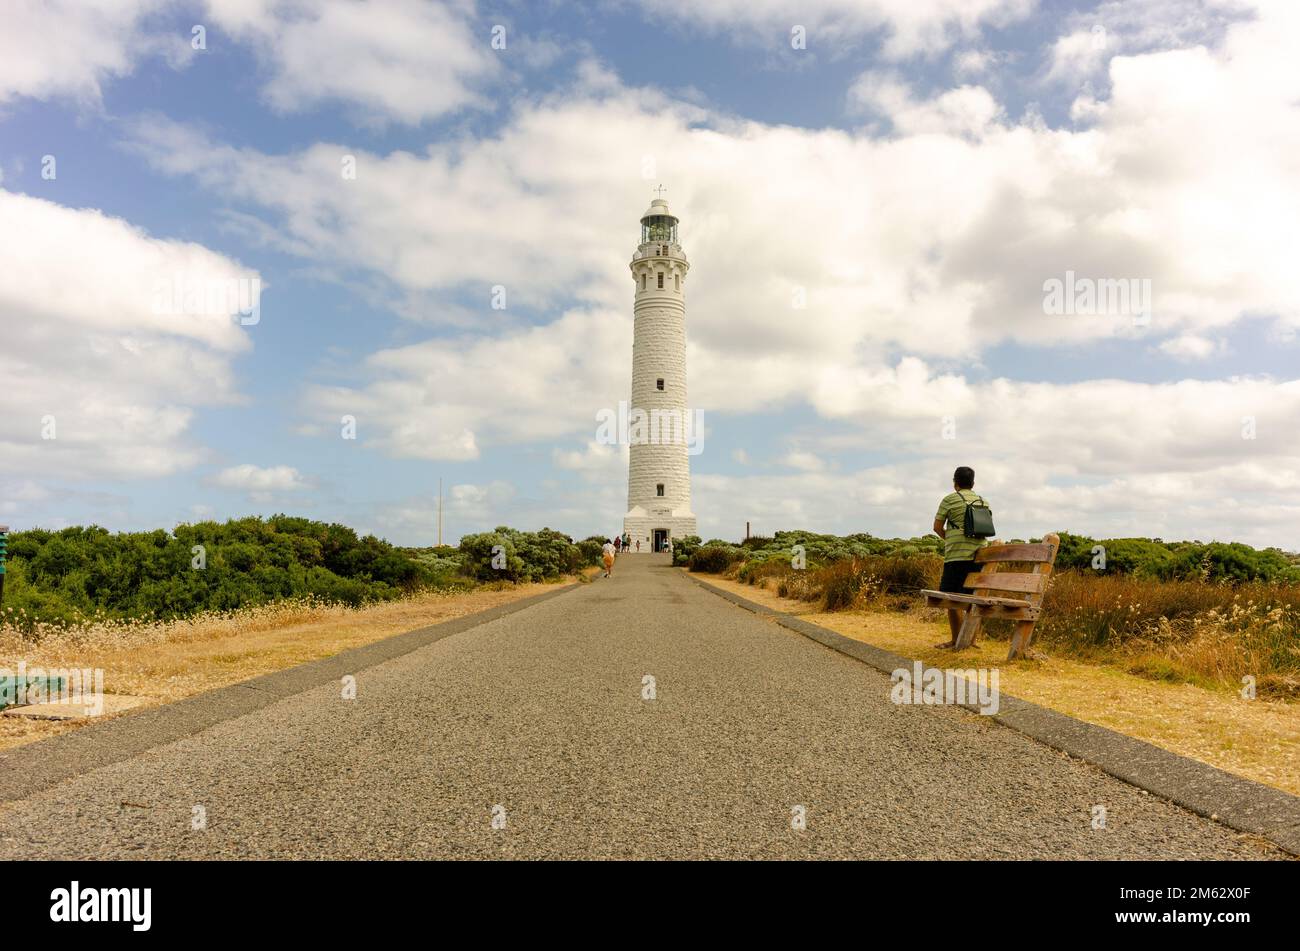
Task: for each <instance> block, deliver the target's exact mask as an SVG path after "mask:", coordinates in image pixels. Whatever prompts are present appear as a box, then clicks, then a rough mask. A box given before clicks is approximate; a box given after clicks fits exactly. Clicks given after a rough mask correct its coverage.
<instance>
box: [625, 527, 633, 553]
mask: <svg viewBox="0 0 1300 951" xmlns="http://www.w3.org/2000/svg"><path fill="white" fill-rule="evenodd" d="M631 548H632V536H631V535H629V534H628V533H627V532H624V533H623V550H624V551H629V550H630V549H631Z"/></svg>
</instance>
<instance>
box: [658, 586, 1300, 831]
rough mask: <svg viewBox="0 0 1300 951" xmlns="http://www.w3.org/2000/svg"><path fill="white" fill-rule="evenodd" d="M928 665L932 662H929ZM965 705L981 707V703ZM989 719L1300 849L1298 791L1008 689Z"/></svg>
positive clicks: (762, 608) (847, 643) (842, 646)
mask: <svg viewBox="0 0 1300 951" xmlns="http://www.w3.org/2000/svg"><path fill="white" fill-rule="evenodd" d="M681 574H682V575H683V576H684V577H686V578H687V579H689V580H690V581H693V582H694V583H695V584H697V585H699V586H700V587H702V588H704V589H705V590H707V591H711V592H712V593H714V594H716V595H718V596H719V597H721V598H723V599H725V600H727V601H730V602H732V603H733V604H735V605H737V606H739V607H741V608H744V609H745V610H747V611H751V612H753V613H754V614H757V615H760V616H763V617H768V618H770V619H771V620H772V621H774V622H775V623H777V624H779V625H780V626H781V627H784V628H786V629H787V630H791V631H794V632H795V633H797V634H802V635H803V636H805V637H807V638H809V639H811V640H814V641H816V642H817V643H819V644H821V645H822V646H824V647H829V648H830V649H831V650H833V651H837V652H839V653H841V654H844V655H846V656H848V657H852V658H853V659H854V660H858V661H861V662H862V663H864V664H867V665H868V666H870V667H874V668H875V669H877V670H879V671H881V672H883V673H885V674H890V673H892V672H893V671H895V670H898V669H899V668H906V669H908V670H911V669H912V666H913V664H915V663H916V660H915V659H914V658H911V657H904V656H903V655H902V654H895V653H894V652H893V651H887V650H885V649H883V648H880V647H875V646H873V645H871V644H867V643H865V642H863V641H858V640H854V639H853V638H851V637H846V636H845V635H843V634H840V633H838V632H836V631H832V630H830V629H829V628H825V627H821V626H819V625H816V624H813V623H811V622H809V621H805V620H803V619H801V618H799V617H796V616H795V615H793V614H787V613H786V612H784V611H778V610H776V609H775V608H769V607H767V606H766V605H763V604H759V603H758V602H756V601H750V600H749V599H748V598H743V597H741V596H740V595H738V594H734V593H732V592H730V591H727V590H726V589H724V588H719V587H717V586H716V585H712V584H710V583H709V582H707V581H705V580H703V579H702V578H698V577H696V576H695V575H692V574H690V573H689V572H685V571H683V572H681ZM926 667H927V669H928V668H929V665H926ZM961 706H963V707H965V708H966V709H967V710H970V711H972V712H975V713H978V712H979V707H978V705H976V704H973V703H965V704H961ZM988 719H990V720H993V721H995V722H996V723H999V724H1001V725H1002V726H1005V727H1007V728H1009V729H1012V730H1015V731H1016V732H1018V733H1023V734H1024V735H1025V736H1028V737H1030V738H1031V739H1034V740H1037V741H1038V742H1040V743H1043V744H1045V745H1047V746H1050V747H1052V748H1053V749H1057V750H1061V751H1062V752H1064V753H1068V754H1069V755H1070V756H1073V757H1075V758H1076V759H1081V760H1083V761H1084V762H1087V763H1091V764H1092V765H1093V766H1096V767H1098V768H1099V769H1101V770H1103V771H1104V772H1106V773H1109V774H1110V775H1112V776H1114V777H1115V778H1117V779H1121V780H1123V781H1124V782H1126V783H1128V784H1129V785H1131V786H1136V787H1137V788H1139V789H1144V790H1146V791H1147V792H1149V793H1151V794H1153V795H1156V796H1159V797H1161V798H1162V799H1167V800H1169V801H1170V802H1172V803H1174V804H1175V805H1178V806H1181V807H1183V808H1184V809H1188V810H1190V811H1192V812H1194V813H1196V814H1197V815H1200V816H1204V817H1205V818H1207V819H1212V820H1214V821H1216V822H1220V823H1222V824H1224V825H1226V826H1230V827H1231V828H1233V829H1236V830H1238V831H1239V832H1248V833H1251V834H1253V835H1259V836H1263V837H1264V838H1266V839H1268V840H1269V841H1271V842H1273V843H1275V844H1276V845H1277V846H1278V847H1279V848H1281V849H1283V850H1285V851H1287V852H1289V853H1290V854H1292V855H1297V856H1300V797H1297V796H1293V795H1291V794H1290V793H1287V792H1283V791H1282V790H1280V789H1275V788H1273V787H1272V786H1266V785H1265V784H1263V783H1259V782H1256V781H1255V780H1253V779H1246V778H1245V777H1242V776H1235V775H1233V774H1232V773H1229V772H1227V771H1226V770H1222V769H1219V768H1218V767H1217V766H1211V765H1210V764H1208V763H1202V762H1201V761H1200V760H1194V759H1191V758H1190V757H1187V756H1182V755H1180V754H1178V753H1173V752H1170V751H1169V750H1166V749H1162V748H1161V747H1158V746H1155V745H1153V744H1151V743H1147V742H1146V741H1145V740H1139V739H1136V738H1134V737H1131V736H1126V735H1125V734H1123V733H1117V732H1116V731H1114V730H1111V729H1108V728H1107V727H1103V726H1098V725H1097V724H1095V723H1088V722H1086V721H1084V720H1079V719H1076V718H1075V717H1072V716H1069V715H1068V714H1065V713H1061V712H1059V711H1057V710H1050V709H1048V708H1047V707H1042V706H1039V705H1038V704H1036V703H1031V702H1029V701H1028V700H1021V699H1019V698H1017V697H1012V696H1009V695H1007V694H1002V695H1001V698H1000V710H999V712H998V713H996V714H993V715H991V716H989V717H988Z"/></svg>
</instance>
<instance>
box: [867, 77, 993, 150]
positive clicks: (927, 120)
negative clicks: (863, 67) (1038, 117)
mask: <svg viewBox="0 0 1300 951" xmlns="http://www.w3.org/2000/svg"><path fill="white" fill-rule="evenodd" d="M849 103H850V105H852V106H853V107H854V108H856V109H860V110H863V111H867V112H871V113H875V114H877V115H880V116H883V117H885V118H887V119H888V120H889V121H890V123H891V125H892V126H893V128H894V130H895V131H896V132H898V133H901V134H904V135H926V134H936V135H956V136H969V137H973V138H978V137H980V136H982V135H984V134H985V133H986V132H988V131H990V129H991V127H992V126H993V124H994V123H995V122H996V121H997V120H998V119H1000V118H1001V117H1002V107H1001V106H1000V105H999V104H998V103H997V101H996V100H994V98H993V96H992V95H991V94H990V93H989V91H988V90H987V89H985V88H983V87H982V86H959V87H957V88H956V89H950V90H948V91H947V92H944V93H942V94H940V95H939V96H937V97H935V98H934V99H930V100H925V101H920V102H918V101H917V100H915V99H914V98H913V96H912V92H911V90H910V89H909V88H908V87H907V85H906V84H905V83H904V82H902V81H901V80H900V79H899V78H898V77H897V76H895V75H893V74H881V73H877V72H870V71H869V72H866V73H863V74H862V75H861V76H859V77H858V79H857V81H856V82H855V83H854V84H853V86H852V87H851V88H850V89H849Z"/></svg>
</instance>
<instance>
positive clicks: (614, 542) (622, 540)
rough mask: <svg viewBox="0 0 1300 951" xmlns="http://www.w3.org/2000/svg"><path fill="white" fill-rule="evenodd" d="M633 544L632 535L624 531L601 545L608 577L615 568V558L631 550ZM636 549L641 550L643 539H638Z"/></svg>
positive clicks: (602, 558) (602, 559)
mask: <svg viewBox="0 0 1300 951" xmlns="http://www.w3.org/2000/svg"><path fill="white" fill-rule="evenodd" d="M632 544H633V543H632V536H631V535H629V534H628V533H627V532H624V533H623V534H622V535H615V536H614V537H613V538H611V539H609V540H607V541H606V542H605V544H604V545H602V546H601V548H602V549H603V551H604V555H603V556H602V557H601V561H602V562H604V565H605V577H606V578H608V577H609V575H610V572H612V571H613V570H614V558H615V557H616V556H618V555H621V554H622V553H623V552H625V551H631V550H632ZM636 550H637V551H640V550H641V539H639V538H638V539H637V540H636Z"/></svg>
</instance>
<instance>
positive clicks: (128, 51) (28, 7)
mask: <svg viewBox="0 0 1300 951" xmlns="http://www.w3.org/2000/svg"><path fill="white" fill-rule="evenodd" d="M163 5H164V0H7V2H6V3H5V8H4V15H3V16H4V20H3V28H2V29H0V102H5V101H7V100H10V99H14V98H16V97H18V96H28V97H31V98H34V99H49V98H52V97H57V96H73V97H76V98H79V99H82V100H85V101H88V102H95V103H98V102H99V100H100V96H101V93H102V91H103V85H104V83H105V82H106V81H109V80H111V79H115V78H118V77H121V76H125V75H127V74H129V73H130V72H131V71H132V70H133V69H134V66H135V61H136V59H137V58H138V57H139V56H140V55H142V54H143V53H145V52H146V51H148V50H150V49H157V48H160V46H161V47H168V48H175V46H176V45H177V44H180V45H182V46H184V45H185V44H183V42H182V41H181V40H180V39H179V38H173V41H172V42H171V43H168V42H167V41H166V40H165V39H160V38H153V37H150V36H148V35H147V33H146V31H145V30H144V27H143V23H142V21H143V20H144V18H145V17H146V16H147V15H148V14H149V13H151V12H153V11H155V10H157V9H160V8H161V7H162V6H163ZM186 48H188V47H186Z"/></svg>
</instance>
